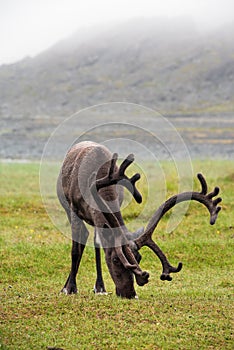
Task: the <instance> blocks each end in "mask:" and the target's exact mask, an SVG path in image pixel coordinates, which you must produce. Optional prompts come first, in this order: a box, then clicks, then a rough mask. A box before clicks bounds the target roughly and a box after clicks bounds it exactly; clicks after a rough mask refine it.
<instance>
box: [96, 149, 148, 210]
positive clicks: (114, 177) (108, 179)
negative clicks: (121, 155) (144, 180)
mask: <svg viewBox="0 0 234 350" xmlns="http://www.w3.org/2000/svg"><path fill="white" fill-rule="evenodd" d="M117 159H118V154H117V153H114V154H113V156H112V159H111V165H110V168H109V172H108V174H107V175H106V176H105V177H103V178H101V179H98V180H96V183H95V185H96V188H97V191H98V190H100V189H101V188H103V187H107V186H111V185H116V184H117V183H118V184H120V185H122V186H124V187H126V188H127V189H128V190H129V192H131V193H132V195H133V197H134V198H135V200H136V202H137V203H141V202H142V197H141V194H140V192H139V191H138V190H137V188H136V181H138V180H139V179H140V177H141V176H140V174H138V173H137V174H135V175H133V176H132V177H131V178H129V177H128V176H126V175H125V170H126V169H127V168H128V167H129V165H130V164H132V163H133V162H134V155H133V154H129V155H128V156H127V158H126V159H125V160H124V161H123V162H122V164H121V165H120V167H119V169H118V170H117V171H115V169H116V162H117Z"/></svg>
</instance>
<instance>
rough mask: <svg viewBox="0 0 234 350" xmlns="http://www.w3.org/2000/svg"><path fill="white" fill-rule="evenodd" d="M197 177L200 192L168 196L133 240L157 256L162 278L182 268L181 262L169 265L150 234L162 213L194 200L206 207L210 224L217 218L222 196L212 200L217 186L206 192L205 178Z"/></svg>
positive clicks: (216, 191)
mask: <svg viewBox="0 0 234 350" xmlns="http://www.w3.org/2000/svg"><path fill="white" fill-rule="evenodd" d="M197 177H198V179H199V181H200V183H201V187H202V190H201V192H183V193H180V194H178V195H175V196H173V197H171V198H169V199H168V200H167V201H166V202H165V203H163V204H162V205H161V206H160V207H159V208H158V210H157V211H156V212H155V214H154V215H153V216H152V218H151V220H150V221H149V223H148V225H147V227H146V230H145V232H144V233H143V234H142V235H141V236H140V237H139V238H137V239H136V240H134V242H135V244H136V245H137V248H138V249H140V248H141V247H143V246H147V247H149V248H150V249H152V250H153V251H154V253H155V254H156V255H157V256H158V257H159V259H160V261H161V263H162V267H163V272H162V275H161V279H162V280H168V281H171V280H172V277H171V276H170V273H171V272H179V271H180V270H181V269H182V263H181V262H180V263H179V264H178V266H177V267H173V266H172V265H170V263H169V262H168V260H167V258H166V256H165V254H164V253H163V252H162V250H161V249H160V248H159V247H158V246H157V244H156V243H155V242H154V241H153V239H152V234H153V232H154V230H155V228H156V227H157V225H158V223H159V221H160V220H161V218H162V217H163V215H164V214H165V213H166V212H167V211H168V210H170V209H171V208H172V207H174V206H175V205H176V204H178V203H180V202H184V201H188V200H195V201H198V202H200V203H202V204H204V205H205V206H206V207H207V209H208V210H209V213H210V224H211V225H213V224H214V223H215V221H216V219H217V216H218V213H219V211H220V210H221V207H218V206H217V205H218V203H220V202H221V201H222V198H220V197H219V198H216V199H214V200H213V197H215V196H217V194H218V193H219V188H218V187H215V188H214V190H213V191H212V192H210V193H209V194H207V183H206V180H205V178H204V177H203V175H202V174H198V175H197Z"/></svg>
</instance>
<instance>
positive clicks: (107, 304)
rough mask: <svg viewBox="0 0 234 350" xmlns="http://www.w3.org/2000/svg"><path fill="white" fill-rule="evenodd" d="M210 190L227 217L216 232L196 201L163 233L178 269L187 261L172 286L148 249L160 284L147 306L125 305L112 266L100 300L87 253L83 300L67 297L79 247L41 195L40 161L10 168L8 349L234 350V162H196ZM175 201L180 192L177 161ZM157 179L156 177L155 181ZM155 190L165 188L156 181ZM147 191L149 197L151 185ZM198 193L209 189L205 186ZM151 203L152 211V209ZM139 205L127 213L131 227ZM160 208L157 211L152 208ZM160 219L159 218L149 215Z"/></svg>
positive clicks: (6, 201)
mask: <svg viewBox="0 0 234 350" xmlns="http://www.w3.org/2000/svg"><path fill="white" fill-rule="evenodd" d="M193 165H194V169H195V173H196V172H198V171H202V172H203V174H204V175H206V178H207V181H208V185H209V188H210V189H212V188H213V186H215V185H218V186H220V187H221V196H222V198H223V204H222V207H223V209H222V211H221V212H220V215H219V218H218V221H217V223H216V225H214V226H210V225H209V215H208V212H207V210H206V209H205V208H204V207H203V206H201V205H198V204H197V203H192V204H191V205H190V208H189V210H188V212H187V213H186V215H185V216H184V218H183V221H182V223H181V224H180V225H179V226H178V227H177V228H176V229H175V230H173V231H172V232H171V233H166V232H165V228H166V225H167V220H168V215H166V217H165V219H164V220H162V222H161V223H160V225H159V227H158V229H157V230H156V232H155V238H156V240H157V242H158V244H159V245H160V247H161V248H162V249H163V250H164V251H165V253H166V254H167V255H168V257H169V260H170V261H171V263H172V264H177V262H178V261H182V262H183V263H184V266H183V269H182V271H181V272H180V273H178V274H176V275H174V276H173V277H174V278H173V281H172V282H162V281H161V280H160V279H159V276H160V273H161V266H160V263H159V260H158V259H157V258H156V257H155V256H154V255H153V253H152V252H151V251H149V250H147V249H146V248H143V249H142V250H141V253H142V256H143V259H142V262H141V266H142V269H146V270H147V271H149V272H150V276H151V277H150V282H149V283H148V284H147V285H145V286H144V287H137V286H136V290H137V293H138V295H139V300H123V299H120V298H117V297H116V296H115V294H114V284H113V282H112V280H111V278H110V276H109V273H108V271H107V268H106V266H105V264H104V263H103V268H104V279H105V283H106V287H107V289H108V291H109V292H110V294H109V295H107V296H97V295H94V294H93V292H92V288H93V284H94V281H95V260H94V252H93V249H92V247H87V248H86V250H85V252H84V256H83V259H82V263H81V266H80V271H79V276H78V288H79V293H78V294H77V295H72V296H65V295H62V294H60V293H59V291H60V289H61V288H62V287H63V284H64V282H65V280H66V278H67V275H68V272H69V267H70V245H71V242H70V240H69V239H68V238H66V237H64V236H63V235H62V234H61V233H60V232H59V231H58V230H57V229H56V228H55V227H54V226H53V224H52V222H51V221H50V219H49V218H48V216H47V214H46V212H45V209H44V207H43V204H42V202H41V197H40V193H39V180H38V172H39V165H38V164H37V163H29V164H15V163H12V164H11V163H10V164H7V163H1V164H0V167H1V168H0V171H1V173H0V175H1V192H0V229H1V236H0V247H1V277H0V282H1V290H0V292H1V314H0V315H1V343H0V349H12V350H13V349H14V350H15V349H17V350H20V349H22V350H23V349H24V350H25V349H30V350H31V349H33V350H35V349H47V347H60V348H62V349H64V350H73V349H233V311H234V310H233V287H234V282H233V276H232V275H233V262H234V261H233V242H234V217H233V212H234V200H233V193H234V163H233V162H231V161H203V162H201V161H195V162H194V164H193ZM163 167H164V169H165V171H166V172H167V174H169V175H167V185H168V186H167V187H168V194H174V193H176V192H177V187H176V185H175V184H174V175H175V174H174V172H173V171H171V172H170V169H171V166H170V164H168V163H164V165H163ZM150 169H151V167H150V165H149V166H148V171H149V174H147V175H148V176H151V177H152V178H153V177H154V174H151V173H150ZM155 184H157V181H156V180H155ZM141 187H142V188H141V192H142V193H143V195H144V196H145V195H146V188H145V187H144V181H143V184H142V186H141ZM194 188H195V189H197V190H198V189H199V186H198V183H197V180H195V183H194ZM143 204H144V203H143ZM136 207H137V205H136V204H135V203H131V205H130V207H128V208H126V209H125V211H124V216H125V219H126V222H127V223H128V226H129V227H130V228H131V229H134V228H135V226H136V227H137V226H142V225H145V224H146V222H147V218H148V217H149V216H150V212H146V213H145V214H144V215H143V221H144V222H139V221H140V220H139V219H138V220H134V216H135V215H136V214H137V212H138V209H136ZM153 209H154V206H153V203H152V210H153ZM149 211H150V210H149Z"/></svg>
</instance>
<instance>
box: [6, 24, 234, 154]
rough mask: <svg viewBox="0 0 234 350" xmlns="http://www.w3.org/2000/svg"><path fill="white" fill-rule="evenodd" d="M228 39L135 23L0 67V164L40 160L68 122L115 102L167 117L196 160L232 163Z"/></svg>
mask: <svg viewBox="0 0 234 350" xmlns="http://www.w3.org/2000/svg"><path fill="white" fill-rule="evenodd" d="M233 33H234V24H229V25H226V26H225V27H223V28H220V29H219V30H216V31H215V32H214V31H213V32H206V33H204V32H202V31H201V30H199V28H196V27H195V26H194V25H193V24H192V23H190V22H184V21H180V20H174V21H173V22H172V21H169V20H160V21H159V20H158V19H152V20H149V19H147V20H144V19H139V20H132V21H130V22H128V23H121V24H115V25H114V24H113V25H112V26H109V27H106V28H98V29H97V30H94V29H93V30H92V31H91V30H90V31H88V30H83V31H79V32H77V33H75V34H74V35H73V36H71V37H70V38H67V39H66V40H63V41H61V42H58V43H57V44H56V45H54V46H53V47H51V48H50V49H49V50H47V51H45V52H42V53H41V54H40V55H38V56H36V57H34V58H26V59H24V60H22V61H20V62H17V63H15V64H11V65H2V66H0V158H6V157H11V158H18V157H19V158H40V156H41V154H42V150H43V147H44V145H45V143H46V141H47V139H48V137H49V136H50V134H51V132H52V131H53V130H54V128H55V127H56V126H57V125H58V124H59V123H61V121H62V120H63V119H64V118H65V117H68V116H70V115H71V114H72V113H74V112H76V111H78V110H80V109H81V108H85V107H88V106H92V105H96V104H101V103H106V102H112V101H127V102H132V103H137V104H142V105H145V106H147V107H150V108H153V109H156V110H159V111H160V112H162V113H163V114H164V115H167V117H168V118H171V119H173V120H171V122H173V123H174V125H175V126H176V127H178V128H179V130H180V132H182V135H183V136H184V135H185V137H188V135H189V137H188V143H189V144H191V143H193V142H195V143H196V145H195V146H194V147H193V148H192V149H194V154H195V156H197V155H198V156H199V155H200V153H201V154H203V155H204V150H208V149H209V154H208V156H213V154H218V152H219V155H220V156H221V157H223V156H224V157H225V156H226V155H228V157H229V155H230V156H231V155H233V154H234V151H233V139H234V134H233V132H234V131H233V130H234V128H233V111H234V83H233V81H234V41H233ZM113 113H115V111H113ZM214 114H215V117H214ZM181 115H183V116H182V119H181ZM188 115H189V117H190V118H188ZM109 116H110V119H111V111H110V114H109ZM224 116H225V118H223V117H224ZM221 117H222V118H221ZM176 118H177V119H178V118H180V119H178V120H177V119H176ZM207 119H208V122H206V120H207ZM120 121H121V120H120ZM198 121H199V122H198ZM221 121H222V123H223V124H222V125H221ZM82 122H84V120H79V125H78V126H76V128H77V127H78V128H79V127H80V126H81V123H82ZM86 122H87V121H86ZM188 126H189V127H188ZM203 126H205V128H206V131H205V133H203V134H202V132H203ZM88 127H91V125H89V126H88ZM216 127H217V128H218V129H217V130H218V132H217V133H216V134H215V136H214V133H213V130H214V129H215V128H216ZM201 131H202V132H201ZM70 132H71V130H68V129H66V130H65V129H64V131H63V133H64V135H68V134H70ZM72 132H73V130H72ZM202 135H203V136H202ZM64 137H65V136H63V140H64ZM60 140H61V139H60ZM191 140H192V141H191ZM207 140H210V141H207ZM217 140H218V141H217ZM190 141H191V142H190ZM206 141H207V142H208V143H209V145H208V143H207V147H205V148H204V147H203V145H204V143H205V142H206ZM60 144H61V141H59V142H58V145H56V147H55V149H56V150H57V149H59V145H60ZM198 145H199V146H198ZM208 146H209V147H208ZM191 152H193V151H191ZM220 152H221V153H220Z"/></svg>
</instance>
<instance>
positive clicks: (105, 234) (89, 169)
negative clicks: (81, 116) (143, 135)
mask: <svg viewBox="0 0 234 350" xmlns="http://www.w3.org/2000/svg"><path fill="white" fill-rule="evenodd" d="M116 161H117V154H114V155H112V154H111V153H110V151H109V150H108V149H107V148H106V147H104V146H103V145H100V144H96V143H94V142H88V141H87V142H81V143H78V144H76V145H75V146H73V147H72V148H71V149H70V151H69V152H68V153H67V155H66V158H65V160H64V163H63V165H62V168H61V171H60V174H59V177H58V182H57V193H58V198H59V200H60V203H61V204H62V206H63V207H64V209H65V211H66V213H67V216H68V219H69V222H70V224H71V230H72V251H71V260H72V262H71V271H70V274H69V276H68V279H67V281H66V283H65V285H64V288H63V289H62V292H64V293H65V294H72V293H76V292H77V287H76V275H77V272H78V269H79V264H80V261H81V258H82V254H83V251H84V247H85V245H86V242H87V238H88V235H89V233H88V230H87V228H86V226H85V224H84V221H85V222H86V223H88V224H90V225H92V226H94V228H95V243H96V244H95V255H96V269H97V279H96V283H95V287H94V291H95V292H97V293H102V292H105V286H104V282H103V278H102V270H101V257H100V244H101V245H102V247H103V249H104V252H105V258H106V263H107V266H108V269H109V272H110V275H111V277H112V279H113V281H114V283H115V286H116V294H117V295H118V296H121V297H125V298H129V299H130V298H135V297H136V292H135V289H134V278H133V276H135V279H136V283H137V284H138V285H140V286H143V285H144V284H146V283H148V280H149V274H148V272H146V271H142V270H141V268H140V266H139V262H140V259H141V256H140V254H139V252H138V251H139V250H140V249H141V248H142V247H143V246H147V247H149V248H150V249H152V250H153V251H154V253H155V254H156V255H157V256H158V258H159V259H160V261H161V263H162V268H163V271H162V274H161V277H160V278H161V280H168V281H171V280H172V277H171V276H170V273H175V272H179V271H180V270H181V268H182V263H179V264H178V266H177V267H173V266H172V265H171V264H170V263H169V261H168V260H167V258H166V256H165V255H164V253H163V252H162V251H161V249H160V248H159V247H158V245H157V244H156V243H155V242H154V241H153V239H152V234H153V232H154V230H155V228H156V227H157V225H158V223H159V221H160V219H161V218H162V217H163V215H164V214H165V213H166V212H167V211H168V210H169V209H171V208H172V207H173V206H175V205H176V204H177V203H180V202H183V201H188V200H195V201H198V202H200V203H202V204H203V205H205V206H206V207H207V209H208V210H209V212H210V224H211V225H213V224H214V223H215V221H216V218H217V215H218V212H219V211H220V209H221V208H220V207H219V206H217V204H218V203H220V202H221V200H222V199H221V198H217V199H215V200H213V197H215V196H216V195H217V194H218V193H219V188H218V187H215V189H214V191H213V192H211V193H209V194H207V184H206V181H205V179H204V177H203V176H202V175H201V174H198V179H199V181H200V183H201V187H202V190H201V192H183V193H180V194H178V195H175V196H173V197H171V198H169V199H168V200H167V201H166V202H165V203H163V204H162V205H161V206H160V207H159V208H158V209H157V210H156V212H155V213H154V215H153V216H152V218H151V219H150V221H149V223H148V225H147V227H146V229H145V230H143V229H141V230H139V231H137V232H135V233H131V232H129V231H128V229H127V228H126V226H125V224H124V221H123V218H122V215H121V212H120V206H121V203H122V201H123V186H124V187H126V188H127V189H128V190H129V191H130V192H131V193H132V195H133V197H134V198H135V200H136V201H137V202H138V203H140V202H141V201H142V198H141V195H140V193H139V192H138V190H137V188H136V186H135V183H136V181H137V180H139V178H140V175H139V174H135V175H134V176H133V177H132V178H128V177H127V176H126V175H125V170H126V169H127V167H128V166H129V165H130V164H131V163H132V162H133V161H134V157H133V155H129V156H128V157H127V158H126V159H125V160H124V161H123V162H122V164H121V165H120V167H118V166H117V165H116ZM117 184H118V185H122V186H116V185H117Z"/></svg>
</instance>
